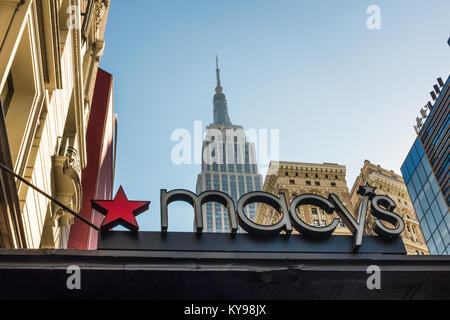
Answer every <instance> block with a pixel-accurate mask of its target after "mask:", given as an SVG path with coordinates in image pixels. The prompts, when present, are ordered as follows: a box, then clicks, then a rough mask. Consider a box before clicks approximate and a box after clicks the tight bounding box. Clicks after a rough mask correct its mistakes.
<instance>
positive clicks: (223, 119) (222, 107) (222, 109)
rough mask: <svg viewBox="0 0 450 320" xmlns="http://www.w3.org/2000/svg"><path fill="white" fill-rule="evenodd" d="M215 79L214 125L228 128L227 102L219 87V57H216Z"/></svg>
mask: <svg viewBox="0 0 450 320" xmlns="http://www.w3.org/2000/svg"><path fill="white" fill-rule="evenodd" d="M216 77H217V86H216V94H215V95H214V101H213V104H214V124H219V125H226V126H230V125H232V124H231V121H230V117H229V116H228V107H227V100H226V98H225V95H224V94H223V88H222V86H221V85H220V69H219V57H218V56H217V55H216Z"/></svg>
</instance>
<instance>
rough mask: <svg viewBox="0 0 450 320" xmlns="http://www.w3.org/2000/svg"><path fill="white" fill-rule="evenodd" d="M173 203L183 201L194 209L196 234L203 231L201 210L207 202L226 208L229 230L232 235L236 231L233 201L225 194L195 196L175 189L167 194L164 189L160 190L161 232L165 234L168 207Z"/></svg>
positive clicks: (208, 192)
mask: <svg viewBox="0 0 450 320" xmlns="http://www.w3.org/2000/svg"><path fill="white" fill-rule="evenodd" d="M175 201H184V202H187V203H189V204H190V205H191V206H192V207H193V208H194V228H195V229H196V231H197V233H199V234H200V233H202V231H203V209H202V206H203V205H204V204H205V203H207V202H218V203H220V204H222V205H223V206H225V207H226V208H227V212H228V221H229V222H230V230H231V233H232V234H235V233H236V231H237V219H236V211H235V206H234V202H233V199H232V198H231V197H230V196H229V195H227V194H226V193H223V192H220V191H205V192H202V193H200V194H199V195H196V194H195V193H193V192H191V191H189V190H183V189H176V190H172V191H169V192H167V190H166V189H162V190H161V231H162V232H163V233H165V232H167V228H168V227H169V218H168V213H167V211H168V206H169V204H171V203H172V202H175Z"/></svg>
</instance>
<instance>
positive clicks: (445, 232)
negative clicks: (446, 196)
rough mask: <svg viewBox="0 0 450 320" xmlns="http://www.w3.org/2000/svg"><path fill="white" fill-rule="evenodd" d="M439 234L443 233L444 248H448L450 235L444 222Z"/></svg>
mask: <svg viewBox="0 0 450 320" xmlns="http://www.w3.org/2000/svg"><path fill="white" fill-rule="evenodd" d="M439 232H440V233H441V237H442V241H443V242H444V246H445V247H447V246H448V245H449V244H450V233H449V232H448V229H447V226H446V224H445V221H442V223H441V224H440V225H439Z"/></svg>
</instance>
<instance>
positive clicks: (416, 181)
mask: <svg viewBox="0 0 450 320" xmlns="http://www.w3.org/2000/svg"><path fill="white" fill-rule="evenodd" d="M411 181H412V182H413V184H414V188H416V192H417V193H418V192H419V191H420V190H421V189H422V185H421V184H420V180H419V177H418V176H417V171H416V172H414V174H413V175H412V177H411Z"/></svg>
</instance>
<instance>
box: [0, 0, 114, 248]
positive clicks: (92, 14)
mask: <svg viewBox="0 0 450 320" xmlns="http://www.w3.org/2000/svg"><path fill="white" fill-rule="evenodd" d="M108 7H109V0H0V92H1V101H2V107H3V108H2V109H3V110H2V111H3V112H2V114H1V117H0V143H1V146H2V147H1V150H0V161H1V162H2V163H3V164H5V165H7V166H8V167H10V168H11V169H12V170H13V171H14V172H15V173H17V174H18V175H20V176H21V177H24V178H25V179H27V180H28V181H30V182H31V183H32V184H34V185H35V186H37V187H38V188H40V189H42V190H43V191H45V192H46V193H48V194H50V195H51V196H53V197H55V198H56V199H58V200H59V201H61V202H62V203H64V204H65V205H67V206H68V207H70V208H71V209H72V210H74V211H78V210H80V206H81V201H82V190H81V171H82V170H83V169H84V168H85V167H86V165H87V156H86V128H87V123H88V119H89V115H90V111H91V102H92V96H93V91H94V85H95V82H96V81H95V80H96V75H97V69H98V63H99V59H100V57H101V55H102V52H103V48H104V41H103V34H104V30H105V24H106V18H107V13H108ZM0 183H1V185H0V191H1V194H0V247H5V248H40V247H41V248H48V247H55V248H64V247H66V246H67V241H68V235H69V230H70V226H71V225H72V223H73V216H72V215H70V214H68V213H67V212H65V211H64V210H62V209H61V208H59V207H57V206H55V205H54V204H52V203H51V202H50V201H49V200H48V199H47V198H46V197H44V196H43V195H41V194H40V193H38V192H36V191H34V190H33V189H31V188H29V187H28V186H26V185H25V184H23V183H20V182H18V181H16V180H15V179H14V178H13V177H11V176H10V175H8V174H6V173H5V172H0Z"/></svg>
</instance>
